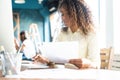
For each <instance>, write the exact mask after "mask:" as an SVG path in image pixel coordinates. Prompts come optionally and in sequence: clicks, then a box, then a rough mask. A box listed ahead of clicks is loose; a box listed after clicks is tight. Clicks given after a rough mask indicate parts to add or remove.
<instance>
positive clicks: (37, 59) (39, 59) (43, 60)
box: [33, 54, 49, 64]
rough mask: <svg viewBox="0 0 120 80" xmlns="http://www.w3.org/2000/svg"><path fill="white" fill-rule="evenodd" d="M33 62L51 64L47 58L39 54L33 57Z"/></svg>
mask: <svg viewBox="0 0 120 80" xmlns="http://www.w3.org/2000/svg"><path fill="white" fill-rule="evenodd" d="M33 61H34V62H41V63H43V64H48V63H49V60H48V59H47V58H45V57H43V56H42V55H40V54H37V55H35V56H34V57H33Z"/></svg>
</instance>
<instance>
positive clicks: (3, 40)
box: [0, 0, 15, 52]
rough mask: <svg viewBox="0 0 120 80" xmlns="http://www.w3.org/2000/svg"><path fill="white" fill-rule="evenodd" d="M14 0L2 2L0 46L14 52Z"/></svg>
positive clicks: (1, 0) (0, 0)
mask: <svg viewBox="0 0 120 80" xmlns="http://www.w3.org/2000/svg"><path fill="white" fill-rule="evenodd" d="M11 1H12V0H0V45H3V46H4V48H5V49H6V51H8V52H12V51H14V50H15V47H14V35H13V19H12V18H13V17H12V3H11Z"/></svg>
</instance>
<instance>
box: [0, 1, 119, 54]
mask: <svg viewBox="0 0 120 80" xmlns="http://www.w3.org/2000/svg"><path fill="white" fill-rule="evenodd" d="M19 1H23V3H19ZM85 1H86V2H87V4H88V5H89V7H90V10H91V11H92V15H93V20H94V24H95V27H96V30H97V32H98V35H99V43H100V47H101V48H104V47H113V48H114V53H115V54H120V47H119V46H120V42H119V41H120V37H119V34H120V31H119V29H120V28H119V18H120V15H119V14H120V10H119V9H118V8H119V7H120V5H119V0H92V1H91V0H85ZM0 6H4V7H3V8H2V7H0V15H1V19H3V18H5V17H3V14H4V13H5V14H6V15H11V13H9V12H11V11H8V12H7V10H8V9H9V10H11V9H12V14H13V16H11V17H10V16H6V17H9V18H11V20H12V22H13V23H12V24H11V23H9V22H10V20H6V19H7V18H6V19H5V20H6V21H5V22H6V23H7V24H6V25H7V26H10V25H11V26H13V28H12V29H13V32H14V36H15V37H17V38H18V37H19V36H18V33H19V32H20V31H22V30H26V31H30V25H31V24H33V23H34V24H37V29H38V32H39V36H40V39H41V41H42V42H50V41H52V39H53V37H54V36H55V35H56V34H57V32H58V31H59V29H60V28H61V19H60V15H59V13H58V12H57V7H58V0H11V1H10V0H3V1H2V0H1V1H0ZM3 9H4V10H3ZM2 23H3V22H1V23H0V24H2ZM4 25H5V24H4ZM2 27H3V25H0V28H2ZM3 33H5V34H6V32H3ZM8 34H9V33H8Z"/></svg>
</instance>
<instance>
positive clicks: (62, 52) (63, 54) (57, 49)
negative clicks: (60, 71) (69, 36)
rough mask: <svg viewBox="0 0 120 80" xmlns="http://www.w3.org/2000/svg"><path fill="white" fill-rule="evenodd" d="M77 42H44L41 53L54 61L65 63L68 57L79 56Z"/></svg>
mask: <svg viewBox="0 0 120 80" xmlns="http://www.w3.org/2000/svg"><path fill="white" fill-rule="evenodd" d="M78 45H79V44H78V42H44V43H43V44H42V48H41V52H42V55H43V56H45V57H46V58H48V59H49V60H50V61H52V62H55V63H66V62H68V60H69V59H75V58H79V57H78V53H79V46H78Z"/></svg>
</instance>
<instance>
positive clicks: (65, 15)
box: [60, 8, 70, 27]
mask: <svg viewBox="0 0 120 80" xmlns="http://www.w3.org/2000/svg"><path fill="white" fill-rule="evenodd" d="M60 12H61V17H62V20H63V22H64V24H65V26H66V27H70V18H69V16H68V13H67V11H66V10H65V9H63V8H61V9H60Z"/></svg>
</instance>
